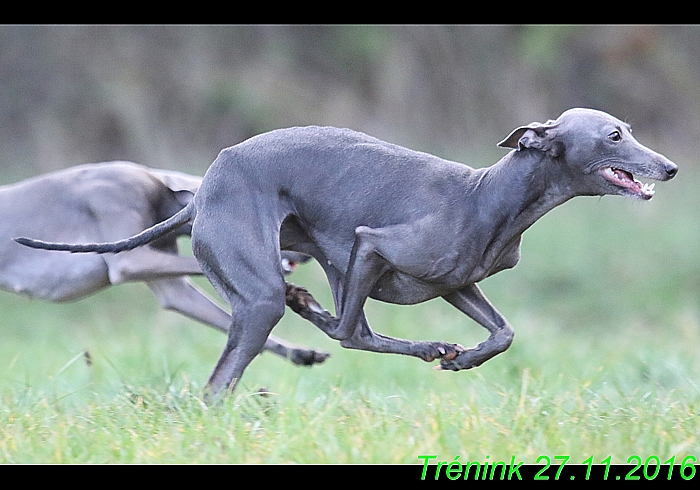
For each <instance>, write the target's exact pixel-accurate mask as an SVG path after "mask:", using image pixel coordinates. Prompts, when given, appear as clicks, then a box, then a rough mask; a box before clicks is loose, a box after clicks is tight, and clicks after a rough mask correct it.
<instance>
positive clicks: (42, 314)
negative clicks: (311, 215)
mask: <svg viewBox="0 0 700 490" xmlns="http://www.w3.org/2000/svg"><path fill="white" fill-rule="evenodd" d="M699 181H700V178H698V177H696V176H694V175H692V172H691V171H684V169H683V168H682V169H681V173H680V174H679V177H678V178H677V179H676V180H674V181H671V182H668V183H662V184H659V185H658V186H657V196H656V197H655V198H654V199H653V200H652V201H651V202H648V203H641V202H635V201H631V200H626V199H622V198H617V197H606V198H604V199H596V198H579V199H576V200H574V201H572V202H570V203H567V204H565V205H564V206H562V207H560V208H558V209H556V210H554V211H553V212H552V213H550V214H549V215H547V216H545V217H544V218H543V219H542V220H541V221H540V222H538V223H536V224H535V225H534V226H533V227H532V228H531V229H530V230H528V231H527V232H526V234H525V237H524V242H523V250H522V252H523V254H522V255H523V258H522V260H521V263H520V264H519V265H518V266H517V267H516V268H515V269H513V270H511V271H504V272H502V273H501V274H498V275H497V276H494V277H492V278H490V279H488V280H487V281H485V282H484V283H483V284H482V287H483V290H484V291H485V293H486V294H487V296H489V298H490V299H491V300H492V302H493V303H494V304H495V305H496V306H497V307H498V308H499V309H500V310H501V311H502V312H503V313H504V314H505V315H506V316H507V317H508V318H509V320H510V321H511V323H512V324H513V325H514V327H515V330H516V336H515V341H514V344H513V346H512V347H511V349H510V350H509V351H507V352H506V353H504V354H502V355H500V356H498V357H496V358H494V359H493V360H491V361H489V362H488V363H486V364H484V365H483V366H481V367H479V368H477V369H475V370H472V371H466V372H460V373H452V372H439V371H435V370H433V369H431V367H432V366H431V365H429V364H426V363H423V362H421V361H418V360H416V359H409V358H402V357H399V356H392V355H379V354H372V353H365V352H358V351H349V350H343V349H341V348H339V346H338V345H337V344H336V343H335V342H333V341H331V340H330V339H328V338H327V337H325V336H324V335H323V334H322V333H321V332H319V331H317V330H316V329H315V328H314V327H313V326H311V325H310V324H308V323H305V322H304V321H303V320H301V319H299V318H296V317H295V316H294V315H293V314H292V313H291V311H288V314H287V315H285V317H284V318H283V320H282V322H281V324H280V325H279V326H278V328H277V329H276V331H275V333H276V334H278V335H279V336H281V337H284V338H286V339H289V340H292V341H294V342H298V343H303V344H307V345H311V346H315V347H318V348H322V349H325V350H328V351H329V352H331V353H332V357H331V358H330V359H329V360H328V361H327V362H326V363H325V364H323V365H321V366H317V367H314V368H298V367H295V366H293V365H291V364H290V363H288V362H286V361H284V360H281V359H278V358H275V357H274V356H272V355H270V354H264V355H262V356H260V357H259V358H258V359H256V360H255V361H254V362H253V363H252V364H251V366H250V367H249V369H248V371H247V372H246V375H245V377H244V378H243V380H242V382H241V385H240V386H239V388H238V389H237V390H236V392H234V394H233V395H232V396H230V397H228V398H227V399H225V400H224V401H223V402H222V403H220V404H218V405H215V406H207V405H205V404H204V403H203V401H202V398H201V395H202V392H201V390H202V387H203V385H204V383H205V382H206V379H207V377H208V375H209V373H210V371H211V369H212V368H213V366H214V363H215V362H216V360H217V358H218V356H219V354H220V352H221V349H222V347H223V345H224V342H225V337H224V336H223V335H221V334H220V333H217V332H215V331H212V330H210V329H207V328H205V327H202V326H200V325H198V324H196V323H193V322H191V321H189V320H187V319H185V318H183V317H180V316H178V315H176V314H174V313H169V312H165V311H162V310H160V309H159V308H158V307H157V305H156V302H155V299H154V298H153V297H152V295H151V293H150V291H149V290H148V289H147V288H146V287H145V286H143V285H140V284H131V285H124V286H120V287H117V288H113V289H111V290H108V291H105V292H102V293H100V294H97V295H95V296H94V297H92V298H88V299H86V300H83V301H79V302H76V303H71V304H61V305H55V304H49V303H45V302H40V301H29V300H26V299H24V298H21V297H18V296H15V295H12V294H9V293H3V294H1V295H0V309H1V311H2V320H1V321H0V338H2V341H1V342H0V427H2V430H1V431H0V462H3V463H291V462H293V463H413V464H418V463H421V460H419V459H418V456H419V455H436V456H437V458H438V460H439V461H445V460H446V461H452V460H453V459H454V458H455V457H456V456H460V460H461V461H467V460H469V461H472V460H477V461H484V459H485V458H487V457H489V458H490V459H491V460H492V461H493V460H496V459H497V458H498V459H507V460H508V461H509V460H510V458H511V456H515V457H516V459H517V460H522V461H525V462H526V463H535V461H536V459H537V457H538V456H540V455H547V456H550V457H553V456H555V455H568V456H570V457H571V462H577V463H581V462H583V461H584V460H585V459H586V458H588V457H590V456H593V457H594V461H595V462H599V461H601V460H603V459H604V458H606V457H608V456H612V461H613V462H614V463H615V462H618V463H624V462H626V461H627V458H629V457H630V456H631V455H638V456H640V457H641V458H642V460H645V459H646V458H647V457H649V456H651V455H656V456H658V457H659V458H660V459H661V461H665V460H667V459H668V458H670V457H671V456H675V457H676V461H677V462H680V460H681V459H682V458H684V457H685V456H687V455H694V456H695V457H698V458H700V419H699V418H698V416H697V413H698V410H700V381H699V374H700V356H698V347H699V346H700V301H699V295H698V293H699V292H700V274H698V272H699V269H700V253H699V251H698V249H697V246H696V244H697V243H700V226H699V224H700V219H699V218H698V217H697V216H698V213H697V209H698V208H697V207H696V206H699V205H700V198H699V197H698V196H697V191H696V189H695V187H696V185H695V184H696V183H697V182H699ZM292 281H293V282H296V283H299V284H304V285H307V286H308V287H309V289H310V290H311V291H312V292H313V293H314V294H315V295H316V296H317V297H318V298H319V299H320V300H321V301H322V302H323V303H324V304H325V305H327V307H330V297H329V293H328V288H327V286H326V285H325V282H324V279H323V277H322V274H321V272H320V270H319V269H318V267H317V266H316V265H310V266H305V267H304V269H303V270H300V271H299V272H298V273H296V274H295V276H293V277H292ZM366 311H367V314H368V318H369V320H370V322H371V323H372V325H373V327H374V328H375V329H376V330H377V331H379V332H382V333H385V334H389V335H395V336H401V337H404V338H412V339H428V340H447V341H452V342H459V343H462V344H463V345H467V346H468V345H473V344H475V343H477V342H479V341H481V340H483V339H484V338H485V333H486V332H485V330H484V329H482V328H481V327H479V326H477V325H476V324H475V323H474V322H472V321H471V320H469V319H468V318H465V317H464V316H463V315H461V314H460V313H459V312H458V311H457V310H455V309H454V308H452V307H450V306H449V305H448V304H447V303H446V302H444V301H441V300H436V301H431V302H428V303H425V304H422V305H416V306H410V307H409V306H390V305H383V304H379V303H377V302H370V303H369V304H368V305H367V308H366ZM86 352H87V353H88V354H87V355H86V354H85V353H86ZM263 387H264V388H266V389H267V390H268V391H269V393H268V394H266V395H263V394H261V393H259V392H258V390H259V389H260V388H263Z"/></svg>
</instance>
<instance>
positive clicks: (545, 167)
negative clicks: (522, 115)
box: [19, 109, 678, 393]
mask: <svg viewBox="0 0 700 490" xmlns="http://www.w3.org/2000/svg"><path fill="white" fill-rule="evenodd" d="M499 146H501V147H505V148H511V149H512V150H513V151H511V152H509V153H508V154H507V155H505V156H504V157H503V158H502V159H501V160H500V161H498V162H497V163H496V164H494V165H493V166H491V167H488V168H482V169H478V170H475V169H472V168H470V167H468V166H466V165H463V164H460V163H456V162H451V161H446V160H443V159H441V158H438V157H435V156H432V155H429V154H426V153H420V152H416V151H412V150H409V149H406V148H402V147H399V146H396V145H393V144H389V143H386V142H384V141H380V140H378V139H376V138H373V137H370V136H367V135H365V134H362V133H358V132H354V131H350V130H347V129H337V128H328V127H298V128H290V129H282V130H277V131H272V132H269V133H265V134H262V135H259V136H256V137H253V138H251V139H249V140H246V141H244V142H242V143H240V144H238V145H236V146H233V147H230V148H227V149H225V150H223V151H222V152H221V153H220V154H219V156H218V158H217V159H216V161H215V162H214V163H213V164H212V166H211V168H210V169H209V170H208V172H207V174H206V175H205V177H204V180H203V181H202V185H201V187H200V188H199V190H198V191H197V193H196V195H195V197H194V199H193V200H192V202H191V203H190V204H188V205H187V206H186V207H185V208H184V209H183V210H182V211H180V212H179V213H177V214H176V215H175V216H173V217H172V218H170V219H168V220H166V221H164V222H162V223H160V224H158V225H155V226H154V227H152V228H150V229H148V230H146V231H144V232H143V233H141V234H139V235H137V236H135V237H132V238H129V239H126V240H121V241H117V242H114V243H110V244H88V245H77V246H71V245H67V244H59V245H55V244H54V245H51V244H46V243H42V242H36V241H33V240H28V239H21V240H19V241H20V243H23V244H25V245H30V246H35V247H40V248H53V249H61V250H70V251H80V252H85V251H97V252H102V253H104V252H119V251H122V250H131V249H134V248H136V247H138V246H140V245H143V244H146V243H149V242H151V241H153V240H155V239H156V238H158V237H160V236H162V235H164V234H165V233H168V232H170V231H171V230H174V229H177V227H179V226H182V225H183V224H184V223H187V222H190V221H192V245H193V250H194V254H195V257H196V258H197V260H198V261H199V264H200V265H201V267H202V270H203V271H204V273H205V275H206V276H207V278H208V279H209V280H210V281H211V283H212V284H213V285H214V286H215V288H216V289H217V290H218V291H219V292H220V293H221V295H222V296H223V297H224V298H226V299H227V300H228V301H229V303H230V305H231V309H232V317H233V323H232V326H231V328H230V330H229V337H228V341H227V344H226V347H225V348H224V352H223V354H222V355H221V358H220V359H219V361H218V363H217V365H216V367H215V369H214V371H213V373H212V375H211V377H210V379H209V381H208V385H207V386H208V388H209V390H210V391H211V392H212V393H220V392H222V391H224V390H225V389H233V388H234V386H235V383H236V382H237V381H238V380H240V378H241V375H242V374H243V371H244V370H245V368H246V367H247V366H248V364H249V363H250V361H251V360H252V359H253V358H254V357H255V356H256V355H257V354H258V353H259V352H260V350H261V349H262V347H263V346H264V344H265V341H266V339H267V338H268V335H269V334H270V332H271V331H272V329H273V327H274V326H275V324H276V323H277V322H278V321H279V319H280V318H281V316H282V314H283V313H284V307H285V292H287V293H289V288H286V285H285V281H284V277H283V274H282V273H281V270H280V267H279V261H280V246H281V248H282V249H286V250H296V251H299V252H303V253H306V254H308V255H311V256H312V257H314V258H315V259H316V260H318V262H319V263H320V264H321V266H322V267H323V269H324V271H325V273H326V275H327V277H328V280H329V283H330V287H331V290H332V292H333V296H334V301H335V308H336V313H337V317H333V316H331V315H330V314H329V313H328V312H325V311H323V310H322V309H320V307H319V306H318V304H317V303H313V302H311V300H309V301H308V302H306V303H304V302H302V303H300V304H298V305H297V307H296V309H297V310H304V309H305V311H304V315H305V316H306V317H307V318H309V319H310V320H312V321H313V322H314V323H315V324H316V325H317V326H318V327H319V328H321V329H322V330H323V331H324V332H325V333H326V334H327V335H328V336H330V337H331V338H333V339H337V340H339V341H340V343H341V345H342V346H343V347H347V348H351V349H362V350H367V351H374V352H387V353H396V354H404V355H409V356H415V357H418V358H420V359H423V360H425V361H433V360H435V359H440V365H439V367H440V368H441V369H446V370H455V371H456V370H461V369H470V368H473V367H475V366H479V365H480V364H482V363H483V362H485V361H487V360H488V359H490V358H492V357H494V356H495V355H497V354H499V353H501V352H503V351H505V350H506V349H507V348H508V347H509V346H510V344H511V342H512V340H513V335H514V334H513V329H512V327H511V326H510V324H509V323H508V321H507V320H506V319H505V318H504V317H503V316H502V315H501V314H500V313H499V312H498V311H497V310H496V309H495V308H494V307H493V306H492V305H491V304H490V303H489V301H488V300H487V299H486V298H485V297H484V295H483V294H482V293H481V291H480V289H479V287H478V285H477V283H478V282H479V281H481V280H483V279H485V278H487V277H489V276H491V275H493V274H496V273H497V272H500V271H502V270H504V269H508V268H511V267H514V266H515V265H516V264H517V263H518V260H519V258H520V242H521V235H522V233H523V232H524V231H525V230H526V229H527V228H529V227H530V226H531V225H532V224H533V223H534V222H535V221H537V220H538V219H539V218H540V217H541V216H543V215H544V214H545V213H547V212H548V211H550V210H551V209H553V208H554V207H556V206H558V205H560V204H562V203H564V202H566V201H568V200H569V199H571V198H573V197H575V196H602V195H606V194H616V195H624V196H630V197H633V198H637V199H642V200H648V199H651V197H652V195H653V193H654V191H653V185H650V184H642V183H641V182H639V181H638V180H636V179H635V177H634V175H637V176H640V177H645V178H649V179H653V180H659V181H665V180H668V179H671V178H672V177H673V176H674V175H676V172H677V170H678V168H677V166H676V165H675V164H674V163H672V162H671V161H669V160H668V159H666V158H665V157H664V156H662V155H660V154H658V153H656V152H654V151H652V150H650V149H648V148H646V147H644V146H642V145H641V144H640V143H638V142H637V141H636V140H635V139H634V138H633V137H632V134H631V132H630V127H629V125H627V124H626V123H624V122H622V121H620V120H618V119H616V118H614V117H613V116H611V115H609V114H606V113H604V112H600V111H596V110H592V109H571V110H568V111H566V112H564V113H563V114H562V115H561V116H560V117H559V118H558V119H556V120H549V121H547V122H545V123H532V124H529V125H527V126H523V127H520V128H517V129H516V130H514V131H513V132H512V133H511V134H510V135H509V136H508V137H507V138H506V139H505V140H503V141H502V142H501V143H499ZM368 297H371V298H374V299H377V300H380V301H385V302H389V303H397V304H415V303H420V302H423V301H427V300H429V299H432V298H436V297H442V298H444V299H445V300H446V301H447V302H448V303H450V304H452V305H453V306H455V307H456V308H458V309H459V310H460V311H462V312H463V313H465V314H466V315H467V316H469V317H471V318H472V319H473V320H475V321H476V322H477V323H478V324H480V325H481V326H483V327H484V328H486V329H487V330H488V331H489V337H488V339H486V340H485V341H483V342H481V343H480V344H479V345H477V346H476V347H474V348H470V349H465V348H464V347H462V346H461V345H458V344H451V343H447V342H427V341H408V340H403V339H397V338H391V337H387V336H384V335H381V334H377V333H374V332H373V331H372V330H371V329H370V327H369V325H368V323H367V320H366V319H365V315H364V312H363V306H364V303H365V301H366V299H367V298H368Z"/></svg>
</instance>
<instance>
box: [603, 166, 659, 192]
mask: <svg viewBox="0 0 700 490" xmlns="http://www.w3.org/2000/svg"><path fill="white" fill-rule="evenodd" d="M600 173H601V174H602V175H603V177H605V178H606V179H607V180H609V181H610V182H612V183H613V184H615V185H616V186H618V187H622V188H623V189H625V190H627V191H628V192H630V193H631V194H632V195H634V196H636V197H639V198H641V199H651V198H652V196H653V195H654V184H643V183H641V182H639V181H638V180H637V179H635V178H634V176H633V175H632V174H631V173H629V172H628V171H626V170H622V169H619V168H613V167H605V168H603V169H601V170H600Z"/></svg>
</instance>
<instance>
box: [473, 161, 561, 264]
mask: <svg viewBox="0 0 700 490" xmlns="http://www.w3.org/2000/svg"><path fill="white" fill-rule="evenodd" d="M566 172H567V170H566V168H565V167H564V166H563V165H561V162H557V161H556V160H554V159H552V158H551V157H549V156H547V155H545V154H544V153H542V152H539V151H536V150H522V151H513V152H511V153H509V154H508V155H506V156H505V157H503V158H502V159H501V160H500V161H499V162H497V163H496V164H494V165H493V166H491V167H489V168H486V169H483V170H482V171H481V175H480V177H479V184H478V186H477V194H478V196H477V199H476V202H477V206H478V210H476V212H477V213H478V216H479V219H478V221H479V222H480V223H481V226H487V227H490V228H491V229H492V232H491V233H490V234H489V235H488V237H489V242H488V243H485V244H484V247H485V248H484V250H483V255H482V262H481V264H482V266H483V268H482V269H481V270H479V271H476V275H477V276H478V277H482V278H483V277H486V276H488V275H491V274H494V273H496V272H498V271H499V270H502V269H505V268H510V267H513V266H514V265H515V264H516V263H517V262H518V259H519V257H520V255H519V246H520V238H521V235H522V233H523V232H524V231H525V230H527V229H528V228H529V227H530V226H532V224H533V223H534V222H535V221H537V220H538V219H540V218H541V217H542V216H544V215H545V214H546V213H547V212H548V211H551V210H552V209H553V208H555V207H556V206H558V205H560V204H563V203H564V202H566V201H568V200H569V199H571V198H572V197H574V196H575V193H574V192H573V190H572V189H571V187H570V185H569V182H570V179H571V176H569V175H567V173H566Z"/></svg>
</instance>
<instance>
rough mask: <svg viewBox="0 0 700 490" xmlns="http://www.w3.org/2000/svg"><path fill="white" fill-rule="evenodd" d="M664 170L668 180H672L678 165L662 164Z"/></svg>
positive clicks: (671, 163)
mask: <svg viewBox="0 0 700 490" xmlns="http://www.w3.org/2000/svg"><path fill="white" fill-rule="evenodd" d="M664 170H666V175H668V178H669V179H670V178H672V177H673V176H674V175H676V173H678V165H676V164H675V163H673V162H667V163H666V164H664Z"/></svg>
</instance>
